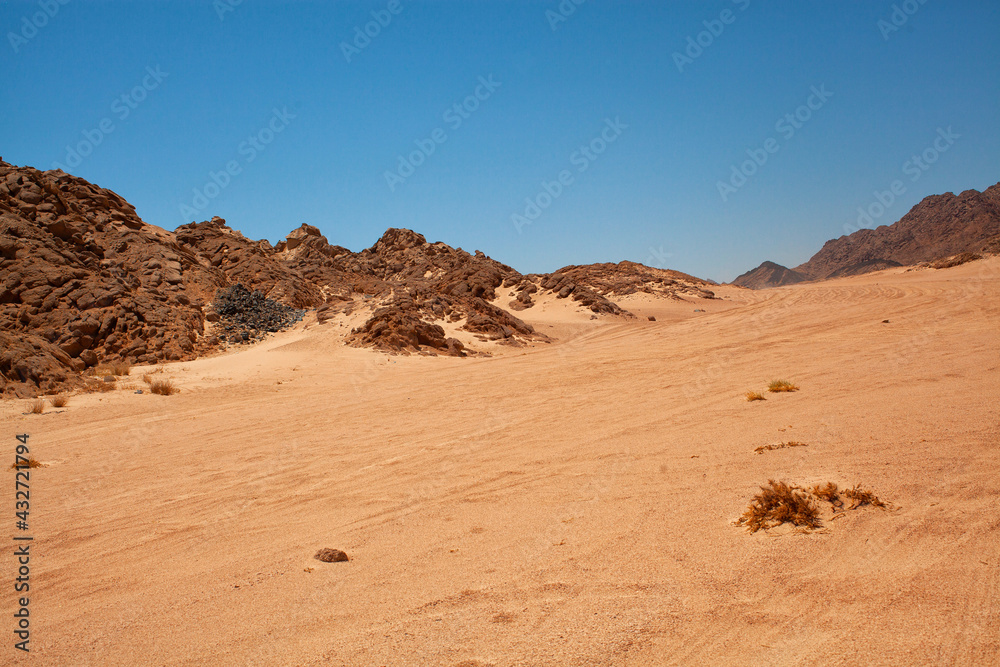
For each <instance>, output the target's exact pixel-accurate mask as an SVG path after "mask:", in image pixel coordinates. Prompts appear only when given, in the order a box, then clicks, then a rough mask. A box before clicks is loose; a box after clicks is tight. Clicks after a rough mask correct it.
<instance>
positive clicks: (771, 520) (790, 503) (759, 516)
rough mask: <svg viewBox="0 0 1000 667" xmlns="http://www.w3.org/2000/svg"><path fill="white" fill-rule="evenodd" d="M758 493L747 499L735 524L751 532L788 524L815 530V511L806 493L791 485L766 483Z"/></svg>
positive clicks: (816, 525)
mask: <svg viewBox="0 0 1000 667" xmlns="http://www.w3.org/2000/svg"><path fill="white" fill-rule="evenodd" d="M767 484H768V485H767V486H762V487H760V493H758V494H757V495H756V496H754V497H753V499H751V500H750V506H749V507H747V510H746V511H745V512H744V513H743V515H742V516H741V517H740V519H739V521H738V522H737V523H738V524H739V525H745V526H746V527H747V528H748V529H749V530H750V532H751V533H756V532H757V531H758V530H761V529H762V528H773V527H775V526H780V525H781V524H783V523H790V524H792V525H794V526H799V527H801V528H806V529H809V528H819V526H820V521H819V510H818V509H817V508H816V503H814V502H813V501H812V498H810V497H809V493H808V492H807V491H806V490H805V489H803V488H802V487H800V486H797V485H795V484H786V483H785V482H776V481H774V480H773V479H770V480H768V481H767Z"/></svg>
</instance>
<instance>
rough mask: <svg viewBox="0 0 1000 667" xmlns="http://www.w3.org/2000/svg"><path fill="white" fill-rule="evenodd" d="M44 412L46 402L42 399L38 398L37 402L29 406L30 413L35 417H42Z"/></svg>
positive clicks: (34, 401)
mask: <svg viewBox="0 0 1000 667" xmlns="http://www.w3.org/2000/svg"><path fill="white" fill-rule="evenodd" d="M44 411H45V401H44V400H42V399H40V398H36V399H35V400H33V401H32V402H31V403H29V404H28V412H30V413H31V414H33V415H40V414H42V412H44Z"/></svg>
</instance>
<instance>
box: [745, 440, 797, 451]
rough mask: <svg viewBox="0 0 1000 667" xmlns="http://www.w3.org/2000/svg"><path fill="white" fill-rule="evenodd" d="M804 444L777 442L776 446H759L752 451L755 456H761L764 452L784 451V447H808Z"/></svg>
mask: <svg viewBox="0 0 1000 667" xmlns="http://www.w3.org/2000/svg"><path fill="white" fill-rule="evenodd" d="M808 446H809V445H807V444H806V443H804V442H794V441H792V442H779V443H778V444H777V445H761V446H760V447H757V448H756V449H754V450H753V451H754V453H755V454H763V453H764V452H769V451H771V450H774V449H785V448H786V447H808Z"/></svg>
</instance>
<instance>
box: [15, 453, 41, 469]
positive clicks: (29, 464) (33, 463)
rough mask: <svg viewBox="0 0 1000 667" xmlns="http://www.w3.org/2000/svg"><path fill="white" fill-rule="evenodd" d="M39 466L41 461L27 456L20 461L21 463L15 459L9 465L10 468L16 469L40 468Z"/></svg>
mask: <svg viewBox="0 0 1000 667" xmlns="http://www.w3.org/2000/svg"><path fill="white" fill-rule="evenodd" d="M41 467H42V462H41V461H39V460H38V459H36V458H33V457H30V456H29V457H28V460H27V461H22V462H21V463H17V462H16V461H15V462H14V464H13V465H11V467H10V469H11V470H18V469H20V468H41Z"/></svg>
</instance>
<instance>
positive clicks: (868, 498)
mask: <svg viewBox="0 0 1000 667" xmlns="http://www.w3.org/2000/svg"><path fill="white" fill-rule="evenodd" d="M844 495H845V496H846V497H848V498H850V499H851V506H850V507H848V508H847V509H851V510H853V509H857V508H859V507H861V506H862V505H871V506H872V507H881V508H882V509H885V507H886V504H885V503H884V502H882V500H880V499H879V497H878V496H876V495H875V494H874V493H872V492H871V491H869V490H867V489H862V488H861V485H860V484H855V485H854V488H851V489H847V490H846V491H844Z"/></svg>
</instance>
